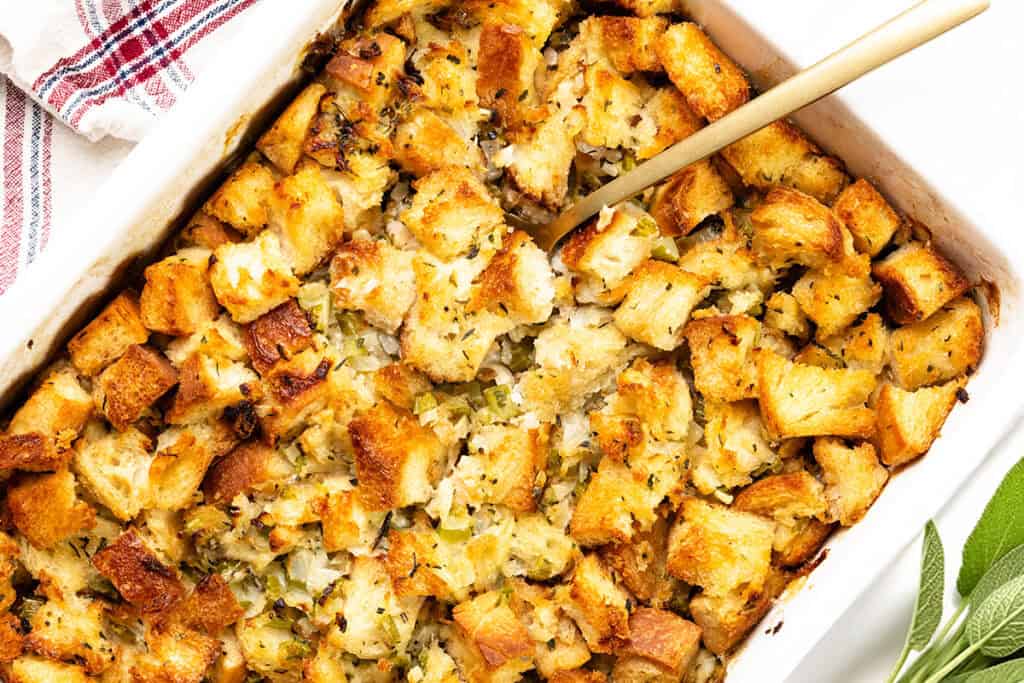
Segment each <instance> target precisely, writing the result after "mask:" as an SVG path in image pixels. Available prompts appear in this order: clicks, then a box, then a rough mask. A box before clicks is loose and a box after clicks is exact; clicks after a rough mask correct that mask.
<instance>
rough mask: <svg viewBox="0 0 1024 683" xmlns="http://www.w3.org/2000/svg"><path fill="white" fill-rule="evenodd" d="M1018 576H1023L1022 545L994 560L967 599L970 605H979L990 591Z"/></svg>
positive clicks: (1023, 553) (1023, 557)
mask: <svg viewBox="0 0 1024 683" xmlns="http://www.w3.org/2000/svg"><path fill="white" fill-rule="evenodd" d="M1018 576H1024V545H1019V546H1017V547H1016V548H1014V549H1013V550H1011V551H1010V552H1008V553H1006V554H1005V555H1003V556H1002V557H1000V558H999V559H998V560H996V561H995V563H994V564H993V565H992V566H991V567H990V568H989V570H988V571H987V572H985V574H984V576H982V577H981V580H980V581H978V585H976V586H975V587H974V590H972V591H971V594H970V595H969V596H968V599H969V600H970V601H971V603H972V604H974V605H980V604H981V603H983V602H985V598H987V597H988V596H989V595H991V594H992V591H994V590H996V589H997V588H999V587H1000V586H1002V585H1004V584H1006V582H1008V581H1010V580H1011V579H1015V578H1017V577H1018Z"/></svg>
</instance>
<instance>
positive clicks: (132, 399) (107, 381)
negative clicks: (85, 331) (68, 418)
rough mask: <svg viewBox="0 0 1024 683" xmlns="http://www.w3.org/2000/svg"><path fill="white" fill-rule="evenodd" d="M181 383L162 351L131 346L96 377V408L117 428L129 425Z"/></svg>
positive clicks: (125, 427) (94, 386)
mask: <svg viewBox="0 0 1024 683" xmlns="http://www.w3.org/2000/svg"><path fill="white" fill-rule="evenodd" d="M177 383H178V373H177V371H175V369H174V366H172V365H171V363H170V361H169V360H167V358H166V357H164V355H163V354H162V353H160V352H159V351H156V350H154V349H151V348H148V347H146V346H132V347H130V348H129V349H128V350H127V351H126V352H125V354H124V355H123V356H121V358H119V359H118V360H117V361H116V362H114V363H113V364H112V365H110V366H109V367H107V369H106V370H104V371H103V373H102V374H101V375H100V376H99V377H98V378H97V379H96V382H95V383H94V385H93V401H94V403H95V404H96V409H97V410H98V411H100V412H101V413H103V415H104V416H105V417H106V418H107V420H109V421H110V424H112V425H114V426H115V427H116V428H117V429H120V430H124V429H127V428H128V427H130V426H131V425H132V424H133V423H134V422H135V421H136V420H138V419H139V418H140V417H142V414H143V413H144V412H146V410H148V409H149V407H150V406H152V405H153V404H154V403H155V402H156V400H157V399H158V398H160V397H161V396H163V395H164V394H166V393H167V392H168V391H170V389H171V387H173V386H174V385H175V384H177Z"/></svg>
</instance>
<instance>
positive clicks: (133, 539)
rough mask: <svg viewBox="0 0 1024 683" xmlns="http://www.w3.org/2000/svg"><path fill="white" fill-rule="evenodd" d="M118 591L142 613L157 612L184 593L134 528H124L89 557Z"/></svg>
mask: <svg viewBox="0 0 1024 683" xmlns="http://www.w3.org/2000/svg"><path fill="white" fill-rule="evenodd" d="M92 563H93V566H95V567H96V569H97V570H99V572H100V573H101V574H103V575H104V576H105V577H107V578H108V579H110V582H111V583H112V584H114V587H115V588H116V589H117V591H118V593H120V594H121V596H122V597H123V598H124V599H125V600H127V601H128V602H130V603H132V604H133V605H135V606H136V607H137V608H139V610H140V611H141V612H142V613H143V614H157V613H159V612H162V611H164V610H166V609H168V608H170V607H172V606H174V605H176V604H177V603H178V602H179V601H180V600H181V599H182V598H184V597H185V587H184V586H183V585H182V583H181V579H179V578H178V573H177V572H176V571H175V570H174V569H172V568H171V567H168V566H167V565H165V564H164V563H163V562H161V561H160V559H159V558H158V557H157V556H156V554H155V553H154V552H153V551H152V550H150V549H149V548H148V547H146V545H145V544H144V543H143V542H142V539H140V538H139V537H138V535H137V534H136V533H135V532H134V531H126V532H125V533H123V534H121V535H120V536H118V538H117V540H115V541H114V542H113V543H111V544H110V545H108V546H107V547H106V548H104V549H103V550H101V551H99V552H98V553H96V554H95V555H93V558H92Z"/></svg>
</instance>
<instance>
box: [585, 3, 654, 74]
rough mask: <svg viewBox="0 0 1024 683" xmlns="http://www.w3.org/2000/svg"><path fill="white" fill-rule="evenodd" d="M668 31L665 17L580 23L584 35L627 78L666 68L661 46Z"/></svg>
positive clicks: (609, 18) (608, 18)
mask: <svg viewBox="0 0 1024 683" xmlns="http://www.w3.org/2000/svg"><path fill="white" fill-rule="evenodd" d="M667 28H668V21H667V20H666V19H665V18H664V17H646V18H641V17H615V16H596V17H589V18H587V19H584V20H583V21H582V22H580V35H582V36H584V40H585V42H587V44H588V45H590V46H592V47H594V48H596V49H598V50H600V52H601V53H602V54H603V55H604V56H605V57H607V58H608V61H609V62H610V63H611V65H612V66H613V67H615V69H616V70H617V71H619V72H621V73H623V74H629V73H633V72H635V71H647V72H658V71H663V70H664V67H663V66H662V64H661V59H660V58H659V57H658V51H657V43H658V39H659V37H660V36H661V35H662V34H663V33H664V32H665V30H666V29H667Z"/></svg>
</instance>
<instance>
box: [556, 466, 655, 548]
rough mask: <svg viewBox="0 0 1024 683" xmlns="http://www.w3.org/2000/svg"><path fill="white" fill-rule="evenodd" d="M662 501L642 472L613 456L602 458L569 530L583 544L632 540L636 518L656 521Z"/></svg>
mask: <svg viewBox="0 0 1024 683" xmlns="http://www.w3.org/2000/svg"><path fill="white" fill-rule="evenodd" d="M659 502H660V497H658V499H655V498H654V496H653V495H652V494H651V491H650V490H649V489H648V488H647V485H646V482H645V477H644V476H643V475H642V474H641V473H639V472H633V471H632V470H631V469H630V468H628V467H626V466H625V465H623V464H621V463H617V462H615V461H614V460H612V459H610V458H608V459H605V460H602V461H601V465H600V466H599V467H598V469H597V472H595V473H594V475H593V476H592V477H591V478H590V482H589V483H588V484H587V488H586V489H585V490H584V491H583V494H582V495H581V496H580V497H579V500H577V501H576V508H575V509H574V510H573V515H572V522H571V524H570V525H569V533H570V534H572V537H573V538H574V539H576V541H578V542H579V543H580V545H583V546H594V545H604V544H605V543H612V542H620V543H621V542H625V541H629V540H630V539H631V538H632V537H633V534H634V532H635V531H636V529H635V528H634V522H635V523H636V524H637V525H638V526H639V527H640V528H649V527H650V526H651V525H652V524H654V521H655V519H656V518H657V514H656V511H655V508H656V507H657V505H658V503H659Z"/></svg>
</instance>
